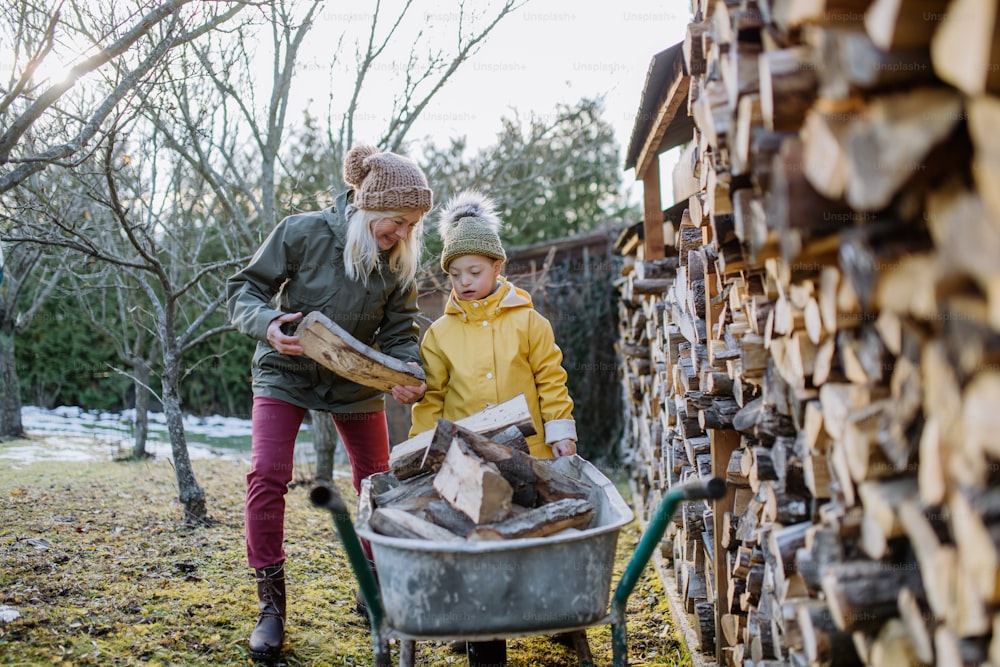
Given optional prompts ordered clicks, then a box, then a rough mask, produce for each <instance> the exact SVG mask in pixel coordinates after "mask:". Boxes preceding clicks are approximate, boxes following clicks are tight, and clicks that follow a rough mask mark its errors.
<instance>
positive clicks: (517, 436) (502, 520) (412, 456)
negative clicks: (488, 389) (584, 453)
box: [369, 394, 594, 542]
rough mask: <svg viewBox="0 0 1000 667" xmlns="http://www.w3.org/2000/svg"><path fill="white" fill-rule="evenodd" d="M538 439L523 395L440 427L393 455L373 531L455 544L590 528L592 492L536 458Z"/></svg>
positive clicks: (399, 447) (375, 507)
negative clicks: (533, 446) (532, 444)
mask: <svg viewBox="0 0 1000 667" xmlns="http://www.w3.org/2000/svg"><path fill="white" fill-rule="evenodd" d="M534 432H535V430H534V426H533V424H532V418H531V413H530V412H529V411H528V406H527V403H526V402H525V400H524V395H523V394H519V395H518V396H517V397H515V398H514V399H511V400H509V401H506V402H504V403H501V404H499V405H496V406H492V407H490V408H487V409H486V410H483V411H480V412H478V413H476V414H474V415H472V416H470V417H468V418H466V419H465V420H461V421H460V422H457V423H456V422H450V421H448V420H445V419H440V420H438V424H437V426H436V428H435V429H434V430H433V431H427V432H426V433H423V434H421V435H419V436H417V437H415V438H412V439H410V440H408V441H406V442H403V443H400V444H399V445H397V446H396V448H394V449H393V452H392V456H391V457H390V461H389V466H390V472H391V473H392V475H391V476H390V477H389V479H391V480H392V481H393V484H392V485H391V487H390V488H387V489H384V490H380V492H379V493H377V495H374V497H373V499H372V500H373V511H372V514H371V518H370V520H369V523H370V525H371V528H372V530H374V531H375V532H377V533H380V534H383V535H388V536H392V537H405V538H413V539H425V540H435V541H444V542H448V541H455V540H461V539H467V540H503V539H514V538H524V537H544V536H547V535H552V534H554V533H558V532H560V531H563V530H567V529H584V528H587V527H589V526H590V524H591V522H592V520H593V518H594V507H593V505H592V504H591V502H590V501H589V500H588V496H589V494H590V492H591V490H592V489H591V487H590V485H589V484H588V483H586V482H583V481H581V480H579V479H576V478H574V477H570V476H568V475H565V474H563V473H561V472H559V471H558V470H557V469H555V468H554V467H553V466H552V461H551V460H545V459H539V458H536V457H534V456H531V455H530V454H529V453H528V444H527V441H526V440H525V435H531V434H533V433H534Z"/></svg>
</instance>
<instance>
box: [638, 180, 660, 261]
mask: <svg viewBox="0 0 1000 667" xmlns="http://www.w3.org/2000/svg"><path fill="white" fill-rule="evenodd" d="M636 173H641V174H642V189H643V194H642V202H643V206H642V209H643V215H642V219H643V224H642V229H643V235H644V237H645V238H644V241H645V256H644V257H643V259H645V260H646V261H647V262H648V261H652V260H654V259H663V257H664V255H665V253H664V250H663V207H662V205H661V203H660V162H659V160H654V161H653V162H652V163H650V165H649V166H648V167H647V168H646V170H645V171H643V172H636Z"/></svg>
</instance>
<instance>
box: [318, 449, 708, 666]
mask: <svg viewBox="0 0 1000 667" xmlns="http://www.w3.org/2000/svg"><path fill="white" fill-rule="evenodd" d="M556 461H557V464H558V465H559V466H560V467H561V468H562V469H561V470H560V472H563V473H565V474H569V475H571V476H574V477H576V478H577V479H580V480H582V481H584V482H587V483H589V485H590V488H591V492H590V496H589V498H588V499H589V500H590V501H591V503H592V504H593V506H594V508H595V518H594V520H593V522H592V524H591V526H590V527H589V528H587V529H585V530H576V531H572V530H571V531H563V532H562V533H557V534H555V535H550V536H547V537H541V538H520V539H508V540H496V541H457V542H440V541H432V540H418V539H405V538H398V537H389V536H386V535H381V534H379V533H376V532H374V531H373V530H372V529H371V527H370V525H369V519H370V517H371V513H372V511H373V509H374V506H373V500H372V499H373V498H374V496H376V495H378V494H379V493H381V492H382V491H385V490H387V489H388V488H391V485H392V483H393V482H394V481H395V478H394V477H393V476H392V475H391V474H390V473H381V474H377V475H372V476H371V477H369V478H367V479H365V480H364V481H363V482H362V487H361V496H360V498H359V504H358V515H357V519H356V522H355V523H354V524H352V522H351V516H350V514H349V512H348V508H347V505H346V504H345V503H344V501H343V499H342V498H341V497H340V495H339V494H338V493H337V491H336V490H335V489H334V488H333V487H331V486H325V485H321V486H317V487H315V488H313V490H312V492H311V494H310V498H311V500H312V502H313V504H314V505H316V506H318V507H322V508H326V509H328V510H329V511H330V512H331V514H332V516H333V522H334V524H335V526H336V529H337V532H338V533H339V534H340V539H341V541H342V543H343V545H344V548H345V550H346V551H347V556H348V559H349V561H350V564H351V568H352V569H353V571H354V574H355V576H356V577H357V579H358V584H359V587H360V590H361V594H362V595H363V597H364V599H365V602H366V603H367V605H368V611H369V622H370V625H371V637H372V646H373V650H374V658H375V665H376V667H389V666H390V665H392V661H391V658H390V649H389V643H390V640H391V639H397V640H399V642H400V658H399V664H400V667H412V666H413V664H414V662H413V661H414V658H415V642H416V641H419V640H432V641H456V640H463V641H489V640H493V639H507V638H512V637H524V636H531V635H540V634H548V635H553V634H557V633H570V632H572V633H576V637H581V636H582V637H584V639H583V640H582V641H581V640H580V639H576V641H575V642H574V644H575V648H576V649H577V655H578V658H579V661H580V665H581V666H584V667H593V661H592V657H591V655H590V650H589V646H588V645H587V643H586V640H585V635H583V634H582V633H578V632H576V631H580V630H585V629H586V628H589V627H592V626H597V625H606V624H610V625H611V641H612V654H613V660H614V662H613V664H614V667H626V665H627V664H628V663H627V648H628V642H627V636H626V622H625V606H626V603H627V601H628V597H629V595H630V594H631V593H632V590H633V589H634V588H635V585H636V583H637V582H638V580H639V576H640V575H641V574H642V571H643V569H644V568H645V567H646V565H647V563H648V562H649V559H650V557H651V556H652V554H653V550H654V549H655V548H656V547H657V545H658V544H659V543H660V541H661V540H662V539H663V534H664V532H665V531H666V528H667V525H668V523H669V521H670V519H671V517H672V516H673V514H674V511H675V510H676V508H677V506H678V504H679V503H680V502H681V501H684V500H696V499H711V498H719V497H721V496H722V495H724V494H725V483H724V482H723V481H722V480H721V479H718V478H712V479H710V480H707V481H706V480H698V481H693V482H687V483H685V484H682V485H678V486H675V487H673V488H672V489H671V490H670V491H669V492H667V493H666V495H664V497H663V499H662V500H661V501H660V504H659V506H658V507H657V509H656V512H655V514H654V515H653V517H652V518H651V520H650V522H649V524H648V526H647V527H646V530H645V532H644V533H643V535H642V536H641V538H640V540H639V544H638V545H637V547H636V549H635V552H634V553H633V555H632V558H631V559H630V560H629V563H628V565H627V566H626V568H625V571H624V573H623V574H622V576H621V579H620V580H619V581H618V585H617V586H616V587H615V590H614V595H613V596H610V594H609V591H610V587H611V576H612V570H613V568H614V557H615V550H616V548H617V541H618V534H619V532H620V531H621V529H622V528H623V527H624V526H626V525H628V524H629V523H631V521H632V520H633V518H634V515H633V512H632V510H631V509H630V508H629V506H628V504H627V503H626V502H625V500H624V499H623V498H622V496H621V494H620V493H619V492H618V490H617V489H616V488H615V486H614V484H613V483H612V482H611V481H610V480H609V479H608V478H607V477H605V476H604V475H603V474H602V473H601V472H600V471H599V470H597V468H595V467H594V466H593V465H591V464H590V463H588V462H587V461H585V460H584V459H582V458H580V457H579V456H571V457H563V458H560V459H557V460H556ZM359 535H360V536H361V537H363V538H364V539H366V540H368V541H369V543H370V544H371V547H372V554H373V556H374V558H375V565H376V568H377V569H378V578H377V579H376V577H375V573H374V572H373V571H372V569H371V567H370V566H369V564H368V559H367V558H366V557H365V554H364V551H363V550H362V547H361V542H360V540H359ZM609 597H611V604H610V610H609V609H608V599H609Z"/></svg>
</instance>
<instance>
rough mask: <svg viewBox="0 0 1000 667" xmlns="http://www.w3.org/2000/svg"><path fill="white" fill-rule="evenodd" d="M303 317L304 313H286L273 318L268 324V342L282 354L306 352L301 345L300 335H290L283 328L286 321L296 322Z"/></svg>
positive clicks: (292, 354)
mask: <svg viewBox="0 0 1000 667" xmlns="http://www.w3.org/2000/svg"><path fill="white" fill-rule="evenodd" d="M301 317H302V313H285V314H284V315H279V316H278V317H276V318H274V319H273V320H271V323H270V324H268V325H267V344H268V345H270V346H271V347H273V348H274V349H275V351H277V352H280V353H281V354H287V355H289V356H297V355H300V354H302V353H303V352H304V350H303V349H302V346H301V345H299V337H298V336H288V335H286V334H285V332H283V331H282V330H281V325H283V324H285V323H286V322H294V321H295V320H297V319H299V318H301Z"/></svg>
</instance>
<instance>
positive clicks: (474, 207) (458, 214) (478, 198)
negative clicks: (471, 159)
mask: <svg viewBox="0 0 1000 667" xmlns="http://www.w3.org/2000/svg"><path fill="white" fill-rule="evenodd" d="M493 206H494V204H493V200H492V199H490V198H489V197H487V196H486V195H483V194H481V193H479V192H475V191H473V190H467V191H465V192H462V193H459V194H457V195H455V196H454V197H452V198H451V200H450V201H449V202H448V203H447V204H445V206H444V208H443V209H442V210H441V217H440V218H438V233H439V234H441V238H446V237H447V235H448V234H449V233H450V232H451V230H453V229H454V228H455V227H457V226H458V222H459V221H460V220H461V219H462V218H476V220H478V221H479V222H480V224H483V225H485V226H486V227H488V228H489V229H490V230H491V231H493V232H495V233H499V232H500V218H498V217H497V215H496V212H495V211H494V208H493Z"/></svg>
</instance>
